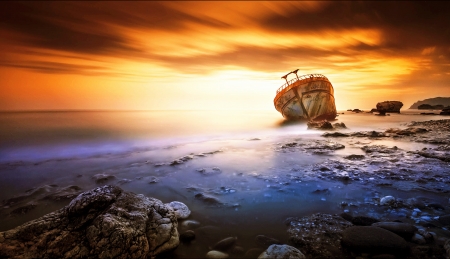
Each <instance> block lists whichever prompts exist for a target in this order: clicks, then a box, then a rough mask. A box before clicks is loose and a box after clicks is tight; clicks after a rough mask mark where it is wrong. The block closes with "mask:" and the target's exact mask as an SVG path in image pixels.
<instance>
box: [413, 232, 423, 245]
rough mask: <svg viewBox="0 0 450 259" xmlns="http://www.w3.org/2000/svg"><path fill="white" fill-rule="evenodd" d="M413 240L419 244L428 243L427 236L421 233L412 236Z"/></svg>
mask: <svg viewBox="0 0 450 259" xmlns="http://www.w3.org/2000/svg"><path fill="white" fill-rule="evenodd" d="M411 242H413V243H416V244H419V245H424V244H426V243H427V241H426V240H425V238H424V237H423V236H422V235H420V234H417V233H416V234H414V236H413V237H412V238H411Z"/></svg>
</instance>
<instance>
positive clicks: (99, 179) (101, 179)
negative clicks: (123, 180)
mask: <svg viewBox="0 0 450 259" xmlns="http://www.w3.org/2000/svg"><path fill="white" fill-rule="evenodd" d="M92 179H94V180H95V182H96V183H98V184H103V183H106V182H108V181H111V180H115V179H117V177H115V176H114V175H109V174H96V175H94V176H92Z"/></svg>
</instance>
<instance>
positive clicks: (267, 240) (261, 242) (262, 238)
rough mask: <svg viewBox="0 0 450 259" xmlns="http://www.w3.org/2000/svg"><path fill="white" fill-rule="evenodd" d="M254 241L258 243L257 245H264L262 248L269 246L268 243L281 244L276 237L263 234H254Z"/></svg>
mask: <svg viewBox="0 0 450 259" xmlns="http://www.w3.org/2000/svg"><path fill="white" fill-rule="evenodd" d="M255 241H256V244H258V246H260V247H264V248H266V247H269V246H270V245H274V244H276V245H280V244H281V242H280V241H278V240H277V239H275V238H271V237H267V236H265V235H258V236H256V238H255Z"/></svg>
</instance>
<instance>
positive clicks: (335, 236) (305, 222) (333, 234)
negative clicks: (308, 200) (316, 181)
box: [288, 213, 352, 258]
mask: <svg viewBox="0 0 450 259" xmlns="http://www.w3.org/2000/svg"><path fill="white" fill-rule="evenodd" d="M351 226H352V223H350V222H348V221H346V220H345V219H343V218H341V217H339V216H337V215H330V214H322V213H316V214H313V215H311V216H308V217H302V218H291V219H289V226H288V235H289V241H291V242H292V243H293V244H294V245H295V246H296V247H301V250H302V253H303V254H305V255H306V257H308V258H344V257H345V254H343V253H342V250H341V241H340V240H341V237H342V231H343V230H344V229H346V228H348V227H351Z"/></svg>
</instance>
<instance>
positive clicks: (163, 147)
mask: <svg viewBox="0 0 450 259" xmlns="http://www.w3.org/2000/svg"><path fill="white" fill-rule="evenodd" d="M342 112H343V111H340V112H339V113H340V114H339V116H338V117H337V119H336V120H335V121H334V122H333V123H335V122H343V123H345V124H346V125H347V127H348V129H344V130H340V131H342V132H355V131H364V130H379V131H384V130H385V129H387V128H393V127H396V128H401V127H406V123H409V122H411V121H424V120H433V119H442V117H440V116H437V115H436V116H433V115H430V116H421V115H418V113H419V111H417V110H407V111H402V113H401V114H391V115H390V116H375V115H373V114H367V113H352V112H347V111H344V114H342ZM322 133H323V131H318V130H308V129H307V125H306V122H288V121H285V120H284V119H283V118H282V117H281V115H280V114H278V113H277V112H276V111H243V112H240V111H79V112H74V111H67V112H2V113H0V190H2V191H1V192H0V200H7V199H11V198H12V197H16V196H18V195H23V194H24V193H25V192H26V191H27V190H40V189H39V188H41V189H42V190H47V189H52V188H53V189H57V188H62V187H66V186H74V185H75V186H78V187H80V188H81V189H82V190H83V191H86V190H89V189H92V188H94V187H97V186H102V185H104V184H116V185H119V186H120V187H121V188H122V189H124V190H126V191H132V192H135V193H142V194H144V195H146V196H149V197H155V198H157V199H160V200H162V201H163V202H170V201H174V200H178V201H181V202H184V203H185V204H186V205H188V207H189V208H190V209H191V210H192V211H193V214H192V217H193V218H194V219H196V220H199V221H201V222H202V223H204V224H207V223H208V224H212V225H216V226H220V227H223V228H224V229H230V230H233V231H234V232H233V233H230V235H234V234H236V235H240V238H241V239H240V240H243V241H242V242H244V243H245V242H246V241H245V240H246V239H248V242H249V243H251V242H252V240H253V238H254V236H255V235H257V234H264V233H260V232H261V226H264V229H265V231H266V232H268V233H271V235H272V236H273V237H275V238H278V239H279V240H284V239H285V238H286V235H285V229H284V225H283V220H284V219H285V218H286V217H290V216H302V215H309V214H311V213H314V212H317V211H320V212H324V213H327V212H328V213H338V212H339V209H340V208H339V207H338V206H337V205H336V204H339V203H340V202H341V201H342V199H348V198H352V199H359V200H364V197H365V196H364V195H366V194H367V193H369V192H371V191H372V190H361V186H358V185H346V184H344V183H341V182H327V181H317V179H316V180H312V181H305V180H304V179H300V178H299V179H293V178H292V177H293V175H298V174H300V175H301V173H302V172H303V171H305V170H306V169H307V168H308V167H310V166H311V165H313V164H325V165H326V163H328V160H329V159H332V158H338V157H343V156H346V155H349V154H360V153H362V151H361V149H360V148H358V147H353V146H352V145H349V144H348V143H344V142H343V140H340V139H333V141H336V142H341V143H342V144H345V145H346V147H345V148H344V149H341V150H337V151H335V152H332V153H331V154H328V155H313V154H308V153H301V152H284V151H283V150H282V149H280V147H281V146H282V145H283V144H286V143H290V142H295V141H299V140H306V141H308V140H316V139H324V138H323V137H321V134H322ZM347 141H348V140H347ZM350 142H351V140H350ZM372 144H383V145H387V146H393V145H396V146H398V147H399V148H402V149H405V150H416V149H421V148H423V147H426V146H427V144H418V143H410V142H402V141H396V142H395V143H392V141H391V140H388V139H387V140H376V141H373V142H372ZM186 156H189V160H188V161H186V162H183V163H180V164H175V165H173V164H171V163H173V161H176V160H177V159H180V158H183V157H186ZM214 168H218V169H219V170H215V169H214ZM203 169H204V170H205V171H202V170H203ZM203 172H206V173H203ZM96 174H107V175H111V176H114V179H112V180H110V181H107V182H102V183H98V182H96V181H95V180H93V176H94V175H96ZM155 179H156V180H155ZM285 184H286V185H285ZM280 186H281V187H280ZM275 187H276V188H275ZM317 189H329V190H331V191H332V193H333V195H331V196H326V195H325V196H324V195H317V194H312V193H313V191H314V190H317ZM198 192H206V193H210V194H213V195H216V196H217V197H219V198H220V200H221V201H222V202H225V203H226V204H229V205H234V204H236V206H234V207H233V206H231V207H226V208H209V207H208V206H205V204H204V203H202V202H201V201H199V200H197V199H195V198H194V195H195V194H196V193H198ZM389 194H392V195H398V196H400V197H401V196H402V195H403V196H405V195H410V194H406V193H402V192H400V191H399V192H397V193H395V194H393V193H392V192H390V193H389ZM27 199H28V198H27ZM33 199H34V200H33ZM35 199H37V198H36V197H33V196H30V197H29V201H30V202H34V201H35ZM26 201H27V200H25V202H26ZM67 202H68V201H61V202H56V203H55V202H47V201H46V203H45V206H44V205H38V207H37V208H36V209H34V210H32V211H30V212H29V213H28V214H26V215H25V216H22V217H6V216H5V215H0V216H1V217H4V220H3V221H1V223H0V231H4V230H7V229H10V228H12V227H14V226H17V225H19V224H22V223H24V222H26V221H28V220H31V219H35V218H37V217H39V216H42V215H44V214H46V213H49V212H51V211H54V210H55V209H57V208H61V207H62V206H65V205H67ZM39 204H41V203H39ZM268 208H269V209H268ZM0 212H1V211H0ZM266 234H267V233H266Z"/></svg>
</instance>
